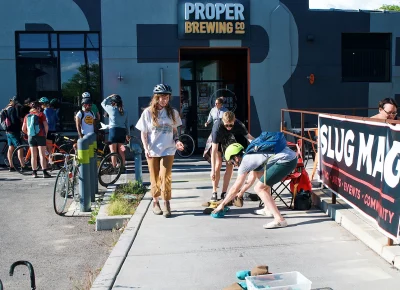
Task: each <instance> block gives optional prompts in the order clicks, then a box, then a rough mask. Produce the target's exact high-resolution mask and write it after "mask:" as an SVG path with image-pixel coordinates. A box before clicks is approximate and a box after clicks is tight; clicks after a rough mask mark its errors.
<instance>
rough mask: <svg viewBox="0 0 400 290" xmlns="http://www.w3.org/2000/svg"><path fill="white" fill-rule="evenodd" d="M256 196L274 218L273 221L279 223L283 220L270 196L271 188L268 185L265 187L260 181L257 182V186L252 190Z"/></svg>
mask: <svg viewBox="0 0 400 290" xmlns="http://www.w3.org/2000/svg"><path fill="white" fill-rule="evenodd" d="M254 190H255V191H256V193H257V194H258V196H259V197H260V198H261V200H262V201H263V202H264V209H265V210H269V211H270V212H271V213H272V215H273V216H274V219H275V221H277V222H281V221H284V220H285V219H284V218H283V217H282V215H281V213H280V212H279V210H278V207H277V206H276V204H275V201H274V199H273V198H272V196H271V188H270V187H269V186H268V185H265V184H264V183H262V182H261V181H257V184H256V186H255V188H254Z"/></svg>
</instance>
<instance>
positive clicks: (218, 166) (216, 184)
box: [212, 152, 222, 192]
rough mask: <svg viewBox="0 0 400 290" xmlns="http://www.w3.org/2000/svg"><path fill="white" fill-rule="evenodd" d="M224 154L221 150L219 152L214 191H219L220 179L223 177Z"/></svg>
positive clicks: (213, 184) (213, 183)
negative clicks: (222, 154)
mask: <svg viewBox="0 0 400 290" xmlns="http://www.w3.org/2000/svg"><path fill="white" fill-rule="evenodd" d="M221 167H222V156H221V152H217V160H215V180H213V182H212V186H213V192H217V190H218V184H219V179H220V178H221Z"/></svg>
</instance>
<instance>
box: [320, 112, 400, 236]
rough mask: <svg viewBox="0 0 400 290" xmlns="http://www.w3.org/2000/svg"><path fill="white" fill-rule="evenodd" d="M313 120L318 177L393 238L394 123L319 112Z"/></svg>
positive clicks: (397, 193)
mask: <svg viewBox="0 0 400 290" xmlns="http://www.w3.org/2000/svg"><path fill="white" fill-rule="evenodd" d="M318 120H319V138H318V147H319V154H320V161H321V162H319V170H320V175H321V179H322V181H323V182H324V183H325V184H326V185H327V186H328V187H329V188H330V189H332V190H333V191H334V192H335V193H336V194H339V195H340V196H341V197H342V198H344V199H345V200H346V201H347V202H348V203H349V204H350V205H351V206H353V207H354V208H357V209H358V210H360V211H362V212H363V213H365V214H366V215H367V216H368V217H370V218H371V219H373V220H375V221H376V222H377V224H378V226H379V228H380V229H381V230H382V231H383V232H384V233H385V234H386V235H387V236H388V237H390V238H392V239H398V238H399V213H400V186H399V180H400V125H396V126H393V125H389V124H385V123H375V122H370V121H361V120H360V121H359V120H351V119H343V118H338V117H333V116H328V115H323V114H321V115H319V118H318ZM398 127H399V128H398Z"/></svg>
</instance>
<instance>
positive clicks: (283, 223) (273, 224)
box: [263, 220, 287, 229]
mask: <svg viewBox="0 0 400 290" xmlns="http://www.w3.org/2000/svg"><path fill="white" fill-rule="evenodd" d="M263 227H264V229H276V228H284V227H287V221H286V220H283V221H280V222H277V221H272V222H270V223H267V224H265V225H263Z"/></svg>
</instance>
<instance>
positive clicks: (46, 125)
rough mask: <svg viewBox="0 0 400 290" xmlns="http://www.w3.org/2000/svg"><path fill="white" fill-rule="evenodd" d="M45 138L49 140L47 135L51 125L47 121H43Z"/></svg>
mask: <svg viewBox="0 0 400 290" xmlns="http://www.w3.org/2000/svg"><path fill="white" fill-rule="evenodd" d="M43 127H44V136H45V137H46V138H47V133H48V132H49V124H48V123H47V121H46V120H43Z"/></svg>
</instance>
